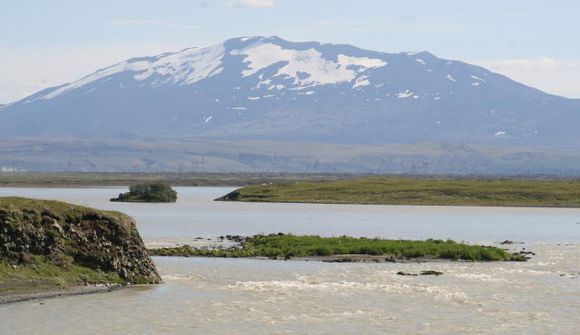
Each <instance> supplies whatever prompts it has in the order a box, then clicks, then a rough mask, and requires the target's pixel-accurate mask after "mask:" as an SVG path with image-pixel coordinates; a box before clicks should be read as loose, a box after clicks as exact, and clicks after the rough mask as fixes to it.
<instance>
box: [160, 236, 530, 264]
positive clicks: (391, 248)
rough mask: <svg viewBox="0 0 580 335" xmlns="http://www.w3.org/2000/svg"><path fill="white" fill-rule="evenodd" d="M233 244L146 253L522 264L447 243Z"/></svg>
mask: <svg viewBox="0 0 580 335" xmlns="http://www.w3.org/2000/svg"><path fill="white" fill-rule="evenodd" d="M228 238H229V239H231V240H232V241H234V242H236V243H235V244H234V245H233V246H231V247H228V248H213V249H210V248H193V247H191V246H189V245H185V246H180V247H174V248H158V249H150V250H149V252H150V254H151V255H155V256H184V257H192V256H202V257H267V258H272V259H292V258H316V259H319V260H322V261H334V262H357V261H361V262H365V261H373V262H381V261H383V262H394V261H405V260H436V259H446V260H465V261H525V260H526V257H525V255H523V254H519V253H509V252H507V251H505V250H503V249H500V248H496V247H490V246H480V245H468V244H463V243H457V242H454V241H451V240H447V241H443V240H426V241H408V240H384V239H378V238H355V237H347V236H342V237H320V236H296V235H288V234H282V233H279V234H271V235H255V236H250V237H240V236H234V237H228Z"/></svg>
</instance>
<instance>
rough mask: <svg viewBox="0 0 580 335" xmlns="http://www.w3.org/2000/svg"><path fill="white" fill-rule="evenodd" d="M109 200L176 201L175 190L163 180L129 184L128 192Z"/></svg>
mask: <svg viewBox="0 0 580 335" xmlns="http://www.w3.org/2000/svg"><path fill="white" fill-rule="evenodd" d="M111 201H119V202H176V201H177V192H175V190H173V189H172V188H171V186H170V185H169V184H166V183H163V182H146V183H138V184H135V185H131V186H129V192H127V193H121V194H119V197H118V198H114V199H111Z"/></svg>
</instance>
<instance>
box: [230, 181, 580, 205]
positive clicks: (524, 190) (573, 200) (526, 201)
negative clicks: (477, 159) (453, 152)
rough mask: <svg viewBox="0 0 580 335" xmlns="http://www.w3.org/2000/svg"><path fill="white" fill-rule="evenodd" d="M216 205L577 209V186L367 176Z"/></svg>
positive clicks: (243, 195)
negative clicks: (326, 204) (278, 203)
mask: <svg viewBox="0 0 580 335" xmlns="http://www.w3.org/2000/svg"><path fill="white" fill-rule="evenodd" d="M218 200H231V201H247V202H297V203H334V204H385V205H456V206H463V205H469V206H534V207H580V181H572V180H520V179H419V178H403V177H367V178H357V179H347V180H336V181H322V182H311V181H298V182H277V183H268V184H260V185H253V186H247V187H243V188H240V189H238V190H236V191H234V192H232V193H230V194H228V195H226V196H224V197H222V198H220V199H218Z"/></svg>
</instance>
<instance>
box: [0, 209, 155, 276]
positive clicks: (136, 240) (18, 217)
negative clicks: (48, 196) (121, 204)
mask: <svg viewBox="0 0 580 335" xmlns="http://www.w3.org/2000/svg"><path fill="white" fill-rule="evenodd" d="M37 256H42V257H46V258H47V259H48V260H49V261H50V262H52V263H53V264H55V265H57V266H59V267H60V268H63V269H66V268H68V267H70V266H72V265H78V266H82V267H86V268H90V269H94V270H99V271H102V272H105V273H114V274H117V275H118V277H119V278H120V279H121V280H122V281H123V283H126V284H156V283H160V282H161V279H160V277H159V274H158V273H157V270H156V269H155V265H154V264H153V261H152V260H151V258H150V257H149V254H148V252H147V250H146V248H145V245H144V243H143V241H142V239H141V237H140V236H139V232H138V231H137V228H136V226H135V222H134V220H133V219H132V218H131V217H129V216H126V215H124V214H122V213H118V212H106V211H99V210H95V209H91V208H85V207H80V206H75V205H71V204H67V203H63V202H57V201H44V200H32V199H24V198H0V261H4V262H8V263H10V264H16V265H17V264H26V263H27V262H28V261H29V259H33V258H34V257H37Z"/></svg>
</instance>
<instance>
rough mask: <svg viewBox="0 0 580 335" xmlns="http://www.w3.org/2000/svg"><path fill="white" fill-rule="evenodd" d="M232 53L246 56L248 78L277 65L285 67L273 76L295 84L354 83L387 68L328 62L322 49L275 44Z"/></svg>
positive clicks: (350, 60)
mask: <svg viewBox="0 0 580 335" xmlns="http://www.w3.org/2000/svg"><path fill="white" fill-rule="evenodd" d="M231 54H232V55H234V56H236V55H240V56H245V57H244V63H245V64H246V66H247V68H246V69H245V70H243V71H242V75H243V76H244V77H249V76H252V75H254V74H256V73H258V72H259V71H261V70H264V69H266V68H268V67H270V66H272V65H274V64H278V63H280V64H281V65H282V64H283V66H281V67H280V68H279V69H278V71H277V72H276V73H275V74H274V75H273V76H272V77H289V78H292V79H293V84H294V85H300V86H316V85H326V84H338V83H342V82H350V81H352V80H354V79H355V78H357V74H358V73H361V72H364V71H366V70H367V69H370V68H377V67H382V66H385V65H387V62H385V61H383V60H381V59H374V58H368V57H350V56H346V55H338V56H337V61H333V60H328V59H325V58H324V57H323V56H322V53H320V52H319V51H318V50H316V49H314V48H311V49H307V50H294V49H284V48H283V47H281V46H279V45H276V44H272V43H255V44H252V45H250V46H248V47H246V48H243V49H241V50H232V51H231Z"/></svg>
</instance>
